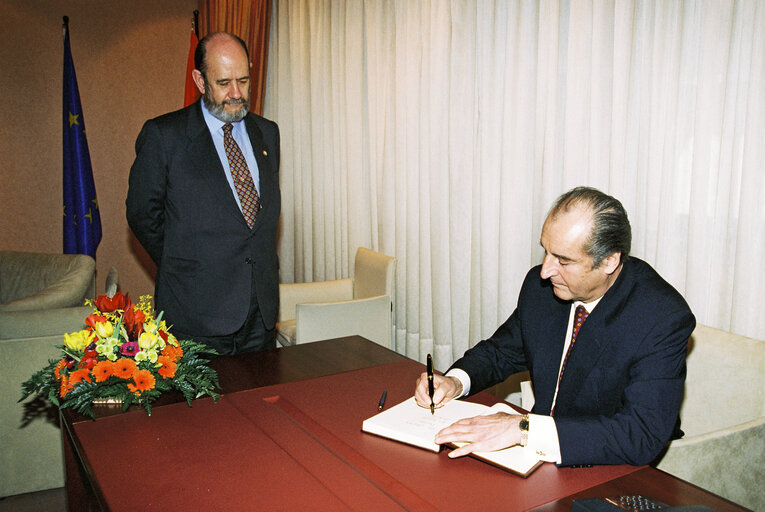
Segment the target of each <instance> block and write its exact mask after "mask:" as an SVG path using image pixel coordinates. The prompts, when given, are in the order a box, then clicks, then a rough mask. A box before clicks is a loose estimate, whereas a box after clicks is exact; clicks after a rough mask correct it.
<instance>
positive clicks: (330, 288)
mask: <svg viewBox="0 0 765 512" xmlns="http://www.w3.org/2000/svg"><path fill="white" fill-rule="evenodd" d="M352 298H353V279H351V278H346V279H335V280H333V281H317V282H314V283H291V284H280V285H279V317H278V319H277V322H284V321H286V320H294V319H295V318H297V316H296V306H297V305H298V304H303V303H306V302H338V301H343V300H350V299H352Z"/></svg>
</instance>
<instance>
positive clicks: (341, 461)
mask: <svg viewBox="0 0 765 512" xmlns="http://www.w3.org/2000/svg"><path fill="white" fill-rule="evenodd" d="M213 366H214V367H215V369H216V370H217V371H218V372H219V377H220V381H221V387H222V391H223V396H222V398H221V400H220V401H219V402H218V404H213V403H212V401H211V400H209V399H206V400H199V401H197V402H195V403H194V407H193V408H188V407H187V406H186V405H185V404H184V403H173V402H174V401H178V400H179V399H180V397H175V398H173V397H163V399H164V400H166V403H165V404H164V405H157V406H155V408H154V414H153V415H152V417H151V418H148V417H147V416H146V414H145V412H143V411H142V410H138V411H136V412H131V413H128V414H124V415H122V414H119V409H116V410H114V409H109V408H105V409H103V410H102V411H99V412H100V414H99V419H98V420H96V421H92V420H89V419H87V418H83V417H79V416H78V415H76V414H73V413H72V412H71V411H65V412H64V413H63V414H62V424H63V427H64V428H63V429H62V430H63V432H64V447H65V459H66V470H67V492H68V497H69V509H70V510H77V511H80V510H99V509H101V510H115V511H118V510H135V509H138V510H143V509H151V510H155V509H159V510H170V509H183V510H193V509H195V508H201V509H211V508H214V507H215V506H218V505H220V506H221V507H223V508H224V509H226V510H242V509H252V507H255V509H259V510H269V509H271V508H273V507H274V506H275V504H277V503H278V507H279V508H280V509H284V510H292V509H297V508H298V507H299V508H302V509H315V510H348V509H351V510H353V509H363V510H373V509H377V510H469V509H470V508H471V507H472V506H473V505H476V504H477V502H476V501H475V500H476V499H477V500H478V501H481V502H482V503H481V505H482V508H483V509H486V510H490V509H496V508H497V507H500V508H502V509H506V510H528V509H532V508H534V507H541V508H539V509H538V510H549V511H557V510H561V511H562V510H569V509H570V507H571V502H572V500H573V499H576V498H580V497H590V496H601V497H602V496H612V495H620V494H639V493H642V494H646V495H648V496H651V497H654V498H656V499H658V500H660V501H663V502H665V503H668V504H670V505H679V504H705V505H708V506H711V507H713V508H715V509H716V510H718V512H722V511H726V510H743V509H741V508H739V507H736V506H735V505H733V504H731V503H730V502H727V501H725V500H723V499H722V498H719V497H717V496H714V495H712V494H709V493H707V492H705V491H703V490H701V489H698V488H696V487H694V486H692V485H690V484H688V483H686V482H683V481H681V480H678V479H676V478H674V477H671V476H670V475H667V474H665V473H663V472H661V471H658V470H656V469H653V468H650V467H642V468H636V467H632V466H596V467H593V468H586V469H573V468H560V469H559V468H556V467H555V466H554V465H552V464H545V465H543V466H542V467H541V468H539V469H538V470H537V471H536V472H535V473H534V474H532V475H531V476H530V477H529V478H528V479H526V480H524V479H521V478H518V477H516V476H514V475H509V474H507V473H504V472H502V471H500V470H498V469H496V468H493V467H491V466H488V465H487V464H483V463H481V462H478V461H476V460H474V459H471V458H463V459H458V460H452V459H449V458H448V457H447V455H446V451H442V452H441V453H440V454H438V455H435V454H433V453H430V452H426V451H423V450H418V449H414V448H411V447H409V446H405V445H401V444H400V443H395V442H393V441H389V440H384V439H379V438H376V437H375V436H369V435H366V434H362V433H361V432H360V422H361V420H362V419H363V418H364V417H368V416H370V415H372V414H374V413H375V412H376V404H377V399H378V398H379V394H380V392H381V390H382V389H383V388H384V389H386V391H388V400H389V402H388V403H389V404H395V403H397V402H398V401H401V400H403V399H405V398H406V397H408V396H411V392H412V388H413V386H414V380H415V378H416V376H417V374H418V373H419V371H421V366H422V365H420V364H419V363H417V362H415V361H410V360H408V359H406V358H404V357H402V356H400V355H398V354H396V353H394V352H392V351H390V350H388V349H385V348H383V347H380V346H378V345H375V344H374V343H371V342H369V341H367V340H364V339H363V338H359V337H349V338H342V339H338V340H329V341H323V342H317V343H311V344H306V345H298V346H294V347H285V348H280V349H275V350H271V351H266V352H261V353H255V354H248V355H245V356H239V357H235V358H231V357H229V358H218V359H216V360H215V361H214V363H213ZM306 379H310V380H306ZM477 397H478V401H483V400H487V401H488V400H491V397H490V396H489V395H484V396H483V397H482V396H481V395H477ZM115 414H116V415H117V416H115V417H109V416H113V415H115ZM168 432H172V433H173V434H172V436H168V434H167V433H168ZM216 433H217V434H218V435H217V436H216V435H215V434H216ZM131 436H132V437H131ZM181 446H188V447H189V449H188V450H186V449H179V447H181ZM106 452H108V455H107V454H106ZM101 454H104V456H103V457H100V455H101ZM240 454H241V456H240ZM89 455H90V456H89ZM107 457H110V458H108V459H107ZM114 461H120V462H114ZM161 463H164V467H166V468H168V470H162V469H158V468H161V467H162V466H161ZM167 474H171V475H173V476H174V477H175V480H176V482H173V481H172V479H169V480H167V476H166V475H167ZM133 479H135V481H133ZM163 479H165V480H166V481H163ZM123 480H130V483H126V482H123ZM194 480H199V483H196V482H195V483H192V484H190V483H189V482H190V481H194ZM160 481H162V485H160V484H159V483H158V482H160ZM433 482H440V483H442V484H443V485H444V486H446V489H448V492H447V491H445V490H444V489H443V488H438V487H434V486H433V485H432V483H433ZM309 494H310V495H311V496H310V499H309V501H308V502H306V499H307V498H306V497H307V495H309ZM306 503H309V504H310V505H311V506H309V507H308V508H306Z"/></svg>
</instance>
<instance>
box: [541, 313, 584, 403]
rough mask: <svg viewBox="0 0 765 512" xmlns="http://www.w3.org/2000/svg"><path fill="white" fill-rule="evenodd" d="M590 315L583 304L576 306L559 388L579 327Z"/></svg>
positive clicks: (559, 378)
mask: <svg viewBox="0 0 765 512" xmlns="http://www.w3.org/2000/svg"><path fill="white" fill-rule="evenodd" d="M588 316H590V314H589V313H588V312H587V310H586V309H584V306H582V305H581V304H580V305H578V306H577V307H576V312H575V313H574V327H573V329H571V343H569V344H568V350H566V356H565V357H564V358H563V364H562V365H561V367H560V374H559V375H558V389H560V381H561V379H562V378H563V372H564V371H565V370H566V363H567V362H568V356H570V355H571V349H572V348H574V342H575V341H576V336H577V335H578V334H579V329H581V328H582V324H583V323H584V321H585V320H587V317H588ZM557 403H558V400H557V397H556V400H555V404H553V407H552V410H551V411H550V416H552V415H553V414H554V413H555V405H557Z"/></svg>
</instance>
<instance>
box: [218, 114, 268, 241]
mask: <svg viewBox="0 0 765 512" xmlns="http://www.w3.org/2000/svg"><path fill="white" fill-rule="evenodd" d="M233 128H234V126H233V125H232V124H231V123H226V124H224V125H223V147H224V148H225V149H226V156H227V157H228V165H229V167H230V168H231V177H232V178H233V179H234V187H235V188H236V193H237V194H238V195H239V202H240V203H241V204H242V214H243V215H244V220H246V221H247V225H248V226H249V227H250V229H252V225H253V224H255V217H257V216H258V210H260V197H259V196H258V191H257V190H256V189H255V183H253V181H252V175H251V174H250V169H249V168H248V167H247V162H246V161H245V160H244V155H243V154H242V150H241V149H239V145H238V144H237V143H236V141H235V140H234V137H233V136H232V135H231V130H233Z"/></svg>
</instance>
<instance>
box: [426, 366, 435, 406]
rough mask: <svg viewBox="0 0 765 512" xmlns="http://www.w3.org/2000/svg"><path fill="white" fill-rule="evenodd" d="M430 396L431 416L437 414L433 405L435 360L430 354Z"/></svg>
mask: <svg viewBox="0 0 765 512" xmlns="http://www.w3.org/2000/svg"><path fill="white" fill-rule="evenodd" d="M428 396H429V397H430V414H435V412H436V411H435V407H436V406H435V404H434V403H433V358H432V357H430V354H428Z"/></svg>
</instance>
